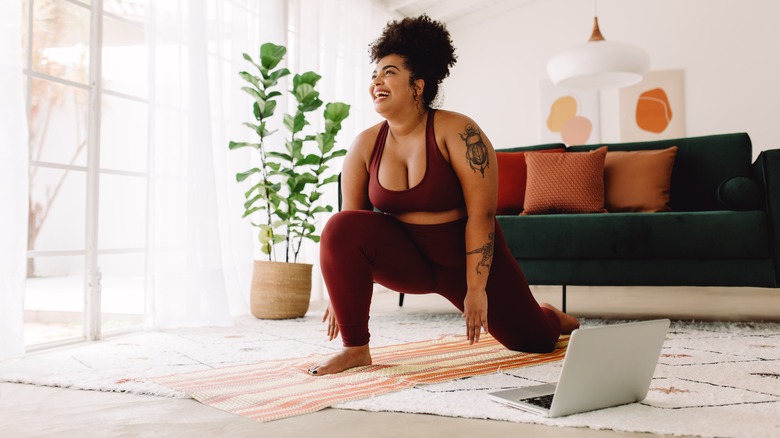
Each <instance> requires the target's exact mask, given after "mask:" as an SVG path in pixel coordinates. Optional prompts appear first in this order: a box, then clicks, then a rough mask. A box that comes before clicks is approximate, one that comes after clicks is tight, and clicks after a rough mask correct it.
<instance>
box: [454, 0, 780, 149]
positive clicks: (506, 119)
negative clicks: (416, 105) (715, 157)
mask: <svg viewBox="0 0 780 438" xmlns="http://www.w3.org/2000/svg"><path fill="white" fill-rule="evenodd" d="M593 13H594V3H593V2H590V1H583V0H537V1H535V2H531V3H529V4H527V5H526V6H523V7H518V8H514V9H513V10H510V11H502V14H501V15H499V16H494V17H491V18H487V19H484V20H482V21H474V22H467V21H466V22H465V23H455V24H456V25H453V26H451V27H450V31H451V33H452V39H453V41H454V43H455V47H456V48H457V54H458V63H457V64H456V66H455V68H454V69H453V70H452V72H451V76H450V78H449V79H447V80H446V81H445V82H444V90H445V93H446V94H445V104H444V106H445V108H447V109H451V110H454V111H459V112H463V113H465V114H467V115H469V116H471V117H472V118H474V120H476V121H477V123H479V124H480V126H481V127H482V128H483V130H484V131H485V132H486V133H487V135H488V136H489V137H490V139H491V141H492V142H493V145H494V146H495V147H496V148H497V149H500V148H506V147H512V146H522V145H531V144H537V143H540V142H541V141H540V134H539V125H540V123H542V118H541V116H540V114H539V104H538V89H539V81H541V80H543V79H547V73H546V63H547V60H548V59H549V58H550V57H551V56H553V55H554V54H556V53H558V52H559V51H561V50H563V49H566V48H568V47H571V46H574V45H577V44H580V43H583V42H585V41H587V39H588V38H589V37H590V33H591V30H592V25H593ZM598 16H599V26H600V28H601V31H602V33H603V34H604V37H605V38H606V39H607V40H612V41H621V42H626V43H630V44H634V45H637V46H639V47H642V48H643V49H645V50H646V51H647V52H648V53H649V54H650V57H651V67H650V69H651V70H666V69H683V70H684V77H685V79H684V82H685V84H684V87H685V118H686V135H687V136H698V135H709V134H719V133H728V132H747V133H748V134H750V137H751V139H752V140H753V153H754V155H758V152H759V151H761V150H765V149H773V148H780V133H778V130H777V128H776V126H777V124H778V123H780V85H779V84H778V82H777V81H778V79H780V26H777V19H778V17H780V2H778V1H776V0H742V1H736V0H601V1H599V2H598ZM617 100H618V93H617V91H616V90H608V91H602V92H601V140H602V142H605V143H608V142H619V141H620V135H619V129H618V105H617Z"/></svg>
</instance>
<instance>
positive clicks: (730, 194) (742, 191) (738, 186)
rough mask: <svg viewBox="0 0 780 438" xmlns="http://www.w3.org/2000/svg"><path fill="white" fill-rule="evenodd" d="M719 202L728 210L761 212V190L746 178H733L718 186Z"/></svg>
mask: <svg viewBox="0 0 780 438" xmlns="http://www.w3.org/2000/svg"><path fill="white" fill-rule="evenodd" d="M718 202H719V203H720V205H721V207H723V208H724V209H727V210H759V209H761V208H762V205H761V189H760V188H759V187H758V184H756V183H755V182H754V181H753V180H752V179H750V178H748V177H746V176H732V177H731V178H726V179H725V180H723V182H722V183H721V184H720V186H718Z"/></svg>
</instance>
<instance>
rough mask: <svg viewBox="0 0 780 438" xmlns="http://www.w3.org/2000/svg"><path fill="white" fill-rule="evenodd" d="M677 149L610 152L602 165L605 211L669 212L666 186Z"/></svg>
mask: <svg viewBox="0 0 780 438" xmlns="http://www.w3.org/2000/svg"><path fill="white" fill-rule="evenodd" d="M676 154H677V147H676V146H673V147H670V148H668V149H661V150H654V151H614V152H613V151H610V152H608V153H607V159H606V161H605V162H604V188H605V191H606V194H605V204H606V208H607V211H609V212H620V211H625V212H628V211H635V212H647V213H652V212H658V211H670V210H671V208H670V207H669V186H670V184H671V181H672V167H673V166H674V156H675V155H676Z"/></svg>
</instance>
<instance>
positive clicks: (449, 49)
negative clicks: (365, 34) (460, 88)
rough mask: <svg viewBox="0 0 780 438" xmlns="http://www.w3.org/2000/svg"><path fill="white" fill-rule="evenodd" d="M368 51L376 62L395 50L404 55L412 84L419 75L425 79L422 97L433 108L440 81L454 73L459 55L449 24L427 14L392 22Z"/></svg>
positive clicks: (424, 102)
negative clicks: (433, 18)
mask: <svg viewBox="0 0 780 438" xmlns="http://www.w3.org/2000/svg"><path fill="white" fill-rule="evenodd" d="M368 52H369V56H370V57H371V61H372V62H377V61H379V60H380V59H382V58H384V57H385V56H387V55H393V54H395V55H399V56H401V57H403V58H404V62H405V63H406V68H408V69H409V71H410V72H411V78H410V80H409V84H410V85H414V81H416V80H417V79H422V80H424V81H425V88H424V89H423V96H422V97H423V104H424V105H425V107H426V108H430V106H431V103H432V102H433V100H434V99H435V98H436V95H437V94H438V92H439V84H441V81H443V80H444V78H446V77H447V76H449V75H450V67H452V66H453V65H455V61H457V59H458V57H457V56H456V55H455V47H453V46H452V39H450V33H449V31H447V28H446V27H445V26H444V24H443V23H441V22H439V21H434V20H432V19H431V17H429V16H428V15H426V14H423V15H420V16H419V17H406V18H404V19H403V20H400V21H398V20H396V21H391V22H388V23H387V26H385V29H384V30H383V31H382V36H380V37H379V38H378V39H377V40H376V41H374V42H373V43H371V44H370V45H369V50H368Z"/></svg>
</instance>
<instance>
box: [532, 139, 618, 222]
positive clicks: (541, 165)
mask: <svg viewBox="0 0 780 438" xmlns="http://www.w3.org/2000/svg"><path fill="white" fill-rule="evenodd" d="M606 155H607V148H605V147H604V148H599V149H596V150H594V151H590V152H580V153H577V152H572V153H569V152H567V153H565V154H541V153H528V154H526V157H525V161H526V165H527V167H528V180H527V185H526V191H525V203H524V204H523V215H531V214H549V213H604V212H606V210H605V209H604V159H605V158H606Z"/></svg>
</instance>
